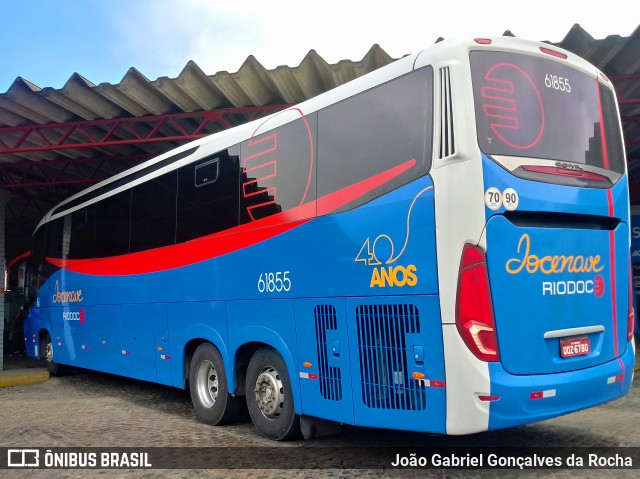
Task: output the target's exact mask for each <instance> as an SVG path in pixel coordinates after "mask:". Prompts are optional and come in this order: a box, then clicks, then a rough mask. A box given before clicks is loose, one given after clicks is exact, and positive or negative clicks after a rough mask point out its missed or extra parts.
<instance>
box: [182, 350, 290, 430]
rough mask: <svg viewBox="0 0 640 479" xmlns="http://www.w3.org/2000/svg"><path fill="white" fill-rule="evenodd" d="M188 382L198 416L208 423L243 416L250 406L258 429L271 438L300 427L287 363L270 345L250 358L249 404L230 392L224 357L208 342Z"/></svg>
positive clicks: (193, 362)
mask: <svg viewBox="0 0 640 479" xmlns="http://www.w3.org/2000/svg"><path fill="white" fill-rule="evenodd" d="M189 386H190V389H191V400H192V402H193V406H194V408H195V410H196V412H197V414H198V417H199V418H200V419H201V420H202V421H204V422H206V423H209V424H213V425H222V424H228V423H231V422H234V421H237V420H239V419H241V418H242V417H243V416H244V415H245V411H246V410H247V409H248V411H249V415H250V416H251V420H252V421H253V424H254V425H255V427H256V429H257V430H258V432H260V434H262V435H263V436H265V437H267V438H269V439H274V440H284V439H290V438H292V437H294V436H295V435H296V434H297V433H298V432H299V431H300V422H299V416H298V415H297V414H295V411H294V409H293V395H292V392H291V382H290V380H289V375H288V374H287V368H286V365H285V363H284V360H283V359H282V357H281V356H280V355H279V354H278V353H277V352H276V351H275V350H274V349H272V348H270V347H263V348H260V349H259V350H258V351H256V353H255V354H254V355H253V357H252V358H251V360H250V361H249V366H248V367H247V376H246V404H245V402H244V401H243V400H242V398H241V397H232V396H230V395H229V391H228V388H227V376H226V372H225V369H224V363H223V361H222V357H221V355H220V352H219V351H218V350H217V349H216V348H215V347H214V346H213V345H212V344H209V343H204V344H201V345H200V346H198V348H197V349H196V351H195V353H194V355H193V358H192V360H191V368H190V373H189Z"/></svg>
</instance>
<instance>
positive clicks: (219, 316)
mask: <svg viewBox="0 0 640 479" xmlns="http://www.w3.org/2000/svg"><path fill="white" fill-rule="evenodd" d="M167 318H168V319H167V324H168V331H170V332H171V338H170V339H171V342H170V344H171V352H170V359H169V360H168V363H169V364H170V367H171V384H172V385H173V386H176V387H179V388H183V387H184V385H185V381H188V380H189V378H188V377H186V378H185V368H184V360H185V358H184V352H185V347H186V345H187V343H188V342H189V341H191V340H194V339H196V340H198V339H204V340H206V341H208V342H210V343H212V344H213V345H214V346H215V347H216V348H218V351H220V354H221V356H222V359H223V361H224V363H225V366H226V370H227V371H229V370H232V369H230V368H229V366H228V365H229V364H231V362H230V361H231V360H230V358H229V350H228V341H227V319H226V310H225V304H224V303H223V302H221V301H198V302H183V303H169V304H167ZM160 360H162V359H160ZM156 361H158V360H157V359H156ZM164 361H167V360H166V359H165V360H164ZM158 373H159V374H160V369H159V370H158ZM227 378H228V379H229V381H233V379H234V378H233V374H231V375H230V374H227ZM232 385H233V382H231V383H230V386H229V387H230V388H232ZM230 390H233V389H230Z"/></svg>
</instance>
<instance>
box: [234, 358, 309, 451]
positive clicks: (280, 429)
mask: <svg viewBox="0 0 640 479" xmlns="http://www.w3.org/2000/svg"><path fill="white" fill-rule="evenodd" d="M246 391H247V408H248V409H249V415H250V416H251V420H252V421H253V424H254V426H255V427H256V429H257V430H258V432H259V433H260V434H262V435H263V436H265V437H267V438H269V439H274V440H276V441H282V440H286V439H291V438H293V437H295V436H297V435H298V434H299V433H300V416H298V415H297V414H296V413H295V411H294V409H293V393H292V392H291V381H290V380H289V374H288V373H287V366H286V364H285V363H284V360H283V359H282V357H281V356H280V355H279V354H278V353H277V352H276V351H275V350H274V349H272V348H270V347H263V348H261V349H259V350H258V351H257V352H256V353H255V354H254V355H253V357H252V358H251V361H249V366H248V368H247V385H246Z"/></svg>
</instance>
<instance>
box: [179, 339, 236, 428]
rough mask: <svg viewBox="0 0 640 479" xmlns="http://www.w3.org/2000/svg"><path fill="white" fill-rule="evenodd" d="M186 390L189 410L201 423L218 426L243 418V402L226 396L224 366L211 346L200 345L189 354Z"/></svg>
mask: <svg viewBox="0 0 640 479" xmlns="http://www.w3.org/2000/svg"><path fill="white" fill-rule="evenodd" d="M189 390H190V393H191V402H192V403H193V407H194V409H195V410H196V413H197V415H198V419H200V420H201V421H202V422H205V423H207V424H211V425H213V426H221V425H223V424H229V423H232V422H235V421H237V420H239V419H242V417H243V415H245V411H246V409H245V404H244V401H243V399H242V398H241V397H231V396H230V395H229V390H228V387H227V374H226V372H225V370H224V362H223V361H222V356H221V355H220V352H219V351H218V350H217V349H216V348H215V346H213V345H212V344H209V343H203V344H201V345H200V346H198V348H197V349H196V351H195V353H194V354H193V358H191V365H190V367H189Z"/></svg>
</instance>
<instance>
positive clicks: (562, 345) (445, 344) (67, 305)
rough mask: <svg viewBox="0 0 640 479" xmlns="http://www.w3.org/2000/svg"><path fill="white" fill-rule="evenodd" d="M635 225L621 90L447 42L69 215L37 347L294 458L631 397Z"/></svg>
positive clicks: (597, 77)
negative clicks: (331, 444) (279, 444)
mask: <svg viewBox="0 0 640 479" xmlns="http://www.w3.org/2000/svg"><path fill="white" fill-rule="evenodd" d="M629 231H630V228H629V193H628V180H627V173H626V162H625V155H624V148H623V141H622V133H621V126H620V121H619V113H618V110H617V102H616V98H615V94H614V91H613V88H612V85H611V83H610V82H609V80H608V79H607V78H606V77H605V76H604V75H603V74H602V73H601V72H599V71H598V70H597V69H596V68H595V67H593V66H592V65H590V64H588V63H587V62H585V61H584V60H582V59H580V58H579V57H577V56H576V55H574V54H572V53H570V52H567V51H563V50H561V49H559V48H556V47H553V46H550V45H547V44H541V43H535V42H529V41H525V40H521V39H514V38H509V37H496V38H482V39H470V40H468V41H464V40H452V41H443V42H440V43H437V44H436V45H434V46H432V47H431V48H429V49H427V50H424V51H422V52H420V53H418V54H415V55H412V56H407V57H404V58H402V59H401V60H398V61H396V62H394V63H392V64H390V65H388V66H386V67H384V68H380V69H379V70H376V71H374V72H372V73H370V74H368V75H365V76H363V77H360V78H358V79H356V80H353V81H351V82H349V83H347V84H345V85H343V86H341V87H338V88H335V89H334V90H331V91H329V92H327V93H325V94H322V95H319V96H317V97H315V98H313V99H310V100H308V101H305V102H304V103H302V104H300V105H297V106H295V107H292V108H289V109H287V110H285V111H282V112H279V113H276V114H274V115H271V116H269V117H266V118H264V119H260V120H256V121H254V122H251V123H247V124H245V125H242V126H238V127H235V128H233V129H229V130H227V131H223V132H220V133H217V134H214V135H212V136H210V137H207V138H204V139H201V140H198V141H195V142H193V143H190V144H186V145H184V146H181V147H179V148H177V149H175V150H173V151H171V152H168V153H166V154H163V155H161V156H159V157H157V158H155V159H152V160H150V161H148V162H146V163H144V164H141V165H139V166H137V167H135V168H132V169H130V170H128V171H126V172H124V173H122V174H119V175H117V176H115V177H113V178H111V179H108V180H106V181H103V182H102V183H99V184H97V185H94V186H92V187H90V188H88V189H86V190H85V191H83V192H81V193H78V194H77V195H75V196H73V197H71V198H69V199H67V200H66V201H64V202H62V203H60V204H59V205H57V206H55V207H54V208H53V209H52V210H51V211H49V212H48V213H47V214H46V216H45V217H44V219H43V220H42V221H41V222H40V224H39V225H38V227H37V229H36V230H35V233H34V235H33V247H32V249H31V256H30V259H29V261H30V273H29V276H30V278H31V279H30V289H29V291H30V292H29V294H30V295H31V297H32V302H31V305H32V308H31V310H30V314H29V317H28V319H27V321H26V326H25V340H26V346H27V351H28V354H29V355H30V356H33V357H35V358H38V357H43V358H46V359H47V361H48V364H49V369H50V371H51V372H52V373H54V374H56V373H59V372H60V371H61V369H62V368H63V367H65V366H78V367H82V368H88V369H93V370H97V371H104V372H108V373H113V374H118V375H122V376H128V377H132V378H137V379H141V380H146V381H153V382H157V383H161V384H166V385H171V386H175V387H178V388H189V390H190V393H191V397H192V399H193V404H194V407H195V410H196V411H197V413H198V416H199V418H200V419H202V420H203V421H206V422H208V423H211V424H225V423H230V422H233V421H234V420H236V419H238V418H240V417H241V416H242V415H243V414H244V413H246V408H248V412H249V414H250V416H251V419H252V421H253V423H254V424H255V426H256V428H257V430H258V431H259V432H260V433H261V434H263V435H264V436H266V437H268V438H272V439H276V440H281V439H287V438H291V437H293V436H294V435H296V434H298V433H299V432H300V430H301V429H302V431H303V433H304V434H305V436H309V435H311V434H313V433H314V431H316V432H317V431H321V430H327V429H331V428H330V427H329V426H327V425H331V424H354V425H359V426H371V427H378V428H392V429H400V430H411V431H425V432H431V433H440V434H467V433H474V432H478V431H486V430H492V429H498V428H505V427H510V426H515V425H519V424H525V423H530V422H534V421H539V420H543V419H547V418H551V417H554V416H558V415H562V414H566V413H569V412H572V411H576V410H580V409H584V408H587V407H591V406H594V405H597V404H601V403H604V402H606V401H611V400H613V399H616V398H620V397H621V396H624V395H625V394H626V393H627V392H628V391H629V388H630V387H631V382H632V378H633V364H634V345H633V341H632V339H633V337H632V336H633V320H634V316H633V314H634V313H633V308H632V301H631V300H632V298H631V295H630V288H631V284H630V254H629V246H630V234H629Z"/></svg>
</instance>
